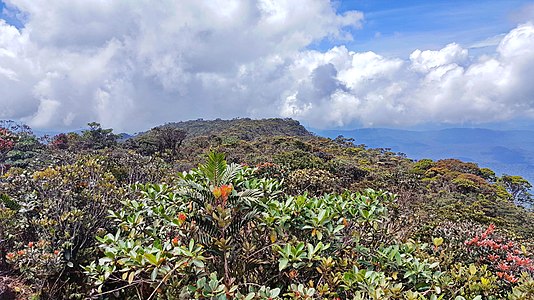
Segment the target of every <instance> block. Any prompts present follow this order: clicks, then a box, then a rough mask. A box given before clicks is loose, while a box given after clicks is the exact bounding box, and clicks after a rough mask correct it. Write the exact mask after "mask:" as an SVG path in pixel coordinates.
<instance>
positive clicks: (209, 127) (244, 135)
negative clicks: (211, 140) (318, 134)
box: [166, 118, 312, 140]
mask: <svg viewBox="0 0 534 300" xmlns="http://www.w3.org/2000/svg"><path fill="white" fill-rule="evenodd" d="M166 125H170V126H173V127H176V128H178V129H180V130H183V131H185V132H187V136H188V137H189V138H193V137H198V136H210V135H219V136H225V137H228V136H235V137H238V138H240V139H242V140H252V139H255V138H258V137H266V136H311V135H312V134H311V133H310V132H308V131H307V130H306V128H304V126H302V125H300V123H299V122H298V121H295V120H292V119H262V120H252V119H249V118H237V119H232V120H221V119H217V120H194V121H185V122H177V123H169V124H166Z"/></svg>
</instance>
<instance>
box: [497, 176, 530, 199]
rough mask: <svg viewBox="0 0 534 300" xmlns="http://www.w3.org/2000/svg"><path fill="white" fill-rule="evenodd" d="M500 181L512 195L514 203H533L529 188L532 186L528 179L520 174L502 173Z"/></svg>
mask: <svg viewBox="0 0 534 300" xmlns="http://www.w3.org/2000/svg"><path fill="white" fill-rule="evenodd" d="M501 183H502V184H503V185H504V187H505V188H506V190H507V191H508V193H510V194H511V195H512V199H513V201H514V203H516V204H521V205H524V204H526V205H529V206H531V205H532V204H534V201H533V200H534V199H532V194H530V192H529V190H530V188H532V184H530V182H528V180H526V179H524V178H523V177H521V176H511V175H503V176H502V177H501Z"/></svg>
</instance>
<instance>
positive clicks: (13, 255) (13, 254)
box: [6, 252, 15, 259]
mask: <svg viewBox="0 0 534 300" xmlns="http://www.w3.org/2000/svg"><path fill="white" fill-rule="evenodd" d="M6 257H7V259H12V258H13V257H15V253H12V252H9V253H8V254H6Z"/></svg>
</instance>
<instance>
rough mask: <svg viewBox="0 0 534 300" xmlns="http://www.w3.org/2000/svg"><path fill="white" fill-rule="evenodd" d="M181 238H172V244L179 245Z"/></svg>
mask: <svg viewBox="0 0 534 300" xmlns="http://www.w3.org/2000/svg"><path fill="white" fill-rule="evenodd" d="M179 240H180V238H179V237H177V236H175V237H174V238H173V239H172V244H173V245H174V246H176V245H178V241H179Z"/></svg>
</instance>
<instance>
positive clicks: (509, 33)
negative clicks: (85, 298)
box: [0, 0, 534, 132]
mask: <svg viewBox="0 0 534 300" xmlns="http://www.w3.org/2000/svg"><path fill="white" fill-rule="evenodd" d="M532 78H534V1H519V0H506V1H501V0H499V1H461V0H456V1H443V0H433V1H427V0H425V1H393V0H389V1H386V0H376V1H372V0H367V1H364V0H353V1H338V0H335V1H328V0H248V1H245V0H209V1H208V0H206V1H201V0H181V1H170V0H166V1H153V0H150V1H149V0H137V1H127V0H116V1H107V0H95V1H86V0H46V1H45V0H0V119H14V120H19V121H22V122H25V123H27V124H29V125H30V126H32V127H33V128H35V129H39V130H47V129H48V130H69V129H78V128H81V127H84V125H85V124H86V123H88V122H91V121H97V122H100V123H101V124H102V125H103V126H104V127H112V128H114V129H116V131H127V132H136V131H140V130H146V129H147V128H150V127H153V126H156V125H159V124H163V123H166V122H174V121H180V120H190V119H197V118H204V119H214V118H234V117H251V118H264V117H284V118H286V117H288V118H294V119H297V120H299V121H301V123H302V124H304V125H305V126H308V127H313V128H321V129H327V128H330V129H332V128H345V129H348V128H358V127H389V128H433V127H436V126H437V127H440V126H442V127H443V126H445V127H462V126H469V127H473V126H476V127H492V126H493V127H498V128H504V127H506V128H514V127H521V128H529V129H530V128H531V129H534V84H532Z"/></svg>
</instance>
